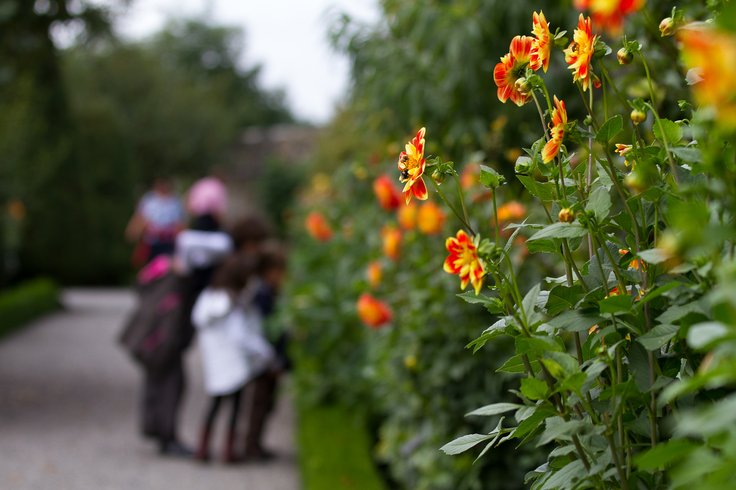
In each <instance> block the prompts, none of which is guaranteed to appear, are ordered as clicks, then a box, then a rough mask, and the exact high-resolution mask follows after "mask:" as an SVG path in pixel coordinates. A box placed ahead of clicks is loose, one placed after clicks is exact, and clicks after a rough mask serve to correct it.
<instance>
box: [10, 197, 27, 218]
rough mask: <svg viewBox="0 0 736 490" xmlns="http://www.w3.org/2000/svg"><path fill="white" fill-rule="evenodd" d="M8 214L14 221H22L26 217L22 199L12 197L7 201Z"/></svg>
mask: <svg viewBox="0 0 736 490" xmlns="http://www.w3.org/2000/svg"><path fill="white" fill-rule="evenodd" d="M7 210H8V215H9V216H10V217H11V218H12V219H13V220H14V221H23V219H24V218H25V217H26V206H25V204H23V201H21V200H19V199H13V200H12V201H10V202H8V208H7Z"/></svg>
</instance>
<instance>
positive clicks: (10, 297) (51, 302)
mask: <svg viewBox="0 0 736 490" xmlns="http://www.w3.org/2000/svg"><path fill="white" fill-rule="evenodd" d="M59 306H60V303H59V289H58V287H57V286H56V284H55V283H54V282H53V281H51V280H49V279H34V280H31V281H27V282H24V283H21V284H19V285H18V286H15V287H13V288H12V289H8V290H6V291H2V292H0V337H2V336H3V335H6V334H7V333H9V332H11V331H13V330H15V329H17V328H19V327H21V326H23V325H25V324H27V323H28V322H30V321H31V320H33V319H34V318H37V317H39V316H41V315H43V314H45V313H48V312H50V311H53V310H55V309H57V308H59Z"/></svg>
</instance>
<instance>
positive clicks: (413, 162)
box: [398, 128, 428, 204]
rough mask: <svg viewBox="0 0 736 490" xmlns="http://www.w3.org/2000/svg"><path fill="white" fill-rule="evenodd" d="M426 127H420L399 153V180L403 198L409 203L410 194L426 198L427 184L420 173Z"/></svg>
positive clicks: (424, 160) (420, 198)
mask: <svg viewBox="0 0 736 490" xmlns="http://www.w3.org/2000/svg"><path fill="white" fill-rule="evenodd" d="M426 131H427V130H426V129H425V128H422V129H420V130H419V131H418V132H417V135H416V136H415V137H414V139H413V140H411V141H410V142H408V143H407V144H406V150H405V151H402V152H401V154H400V155H399V164H398V165H399V172H400V173H401V176H400V177H399V180H400V181H401V183H402V184H404V189H403V190H402V192H403V193H404V198H405V199H406V204H409V202H410V201H411V198H412V196H414V197H416V198H417V199H419V200H420V201H423V200H425V199H427V196H428V194H427V186H426V184H425V183H424V179H423V178H422V175H423V174H424V168H425V166H426V163H427V162H426V159H425V158H424V134H425V133H426Z"/></svg>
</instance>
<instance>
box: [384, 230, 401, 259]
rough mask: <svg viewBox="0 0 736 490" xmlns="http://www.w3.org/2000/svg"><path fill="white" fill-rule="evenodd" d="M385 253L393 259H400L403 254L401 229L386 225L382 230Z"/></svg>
mask: <svg viewBox="0 0 736 490" xmlns="http://www.w3.org/2000/svg"><path fill="white" fill-rule="evenodd" d="M381 238H383V253H384V255H385V256H386V257H388V258H389V259H391V260H398V259H399V256H400V255H401V230H399V229H398V228H396V227H395V226H390V225H387V226H384V227H383V230H381Z"/></svg>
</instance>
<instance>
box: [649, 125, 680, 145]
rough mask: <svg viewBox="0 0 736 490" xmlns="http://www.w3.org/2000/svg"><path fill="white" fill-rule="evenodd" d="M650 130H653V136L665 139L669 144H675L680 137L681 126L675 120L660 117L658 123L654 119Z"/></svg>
mask: <svg viewBox="0 0 736 490" xmlns="http://www.w3.org/2000/svg"><path fill="white" fill-rule="evenodd" d="M660 124H661V129H660ZM652 131H654V137H655V138H657V139H658V140H660V141H662V140H665V141H667V142H668V143H669V144H670V145H671V146H672V145H676V144H677V143H679V142H680V140H681V139H682V128H681V127H680V126H679V125H678V124H677V123H676V122H674V121H670V120H669V119H660V120H659V123H657V122H656V121H655V123H654V126H653V128H652Z"/></svg>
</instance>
